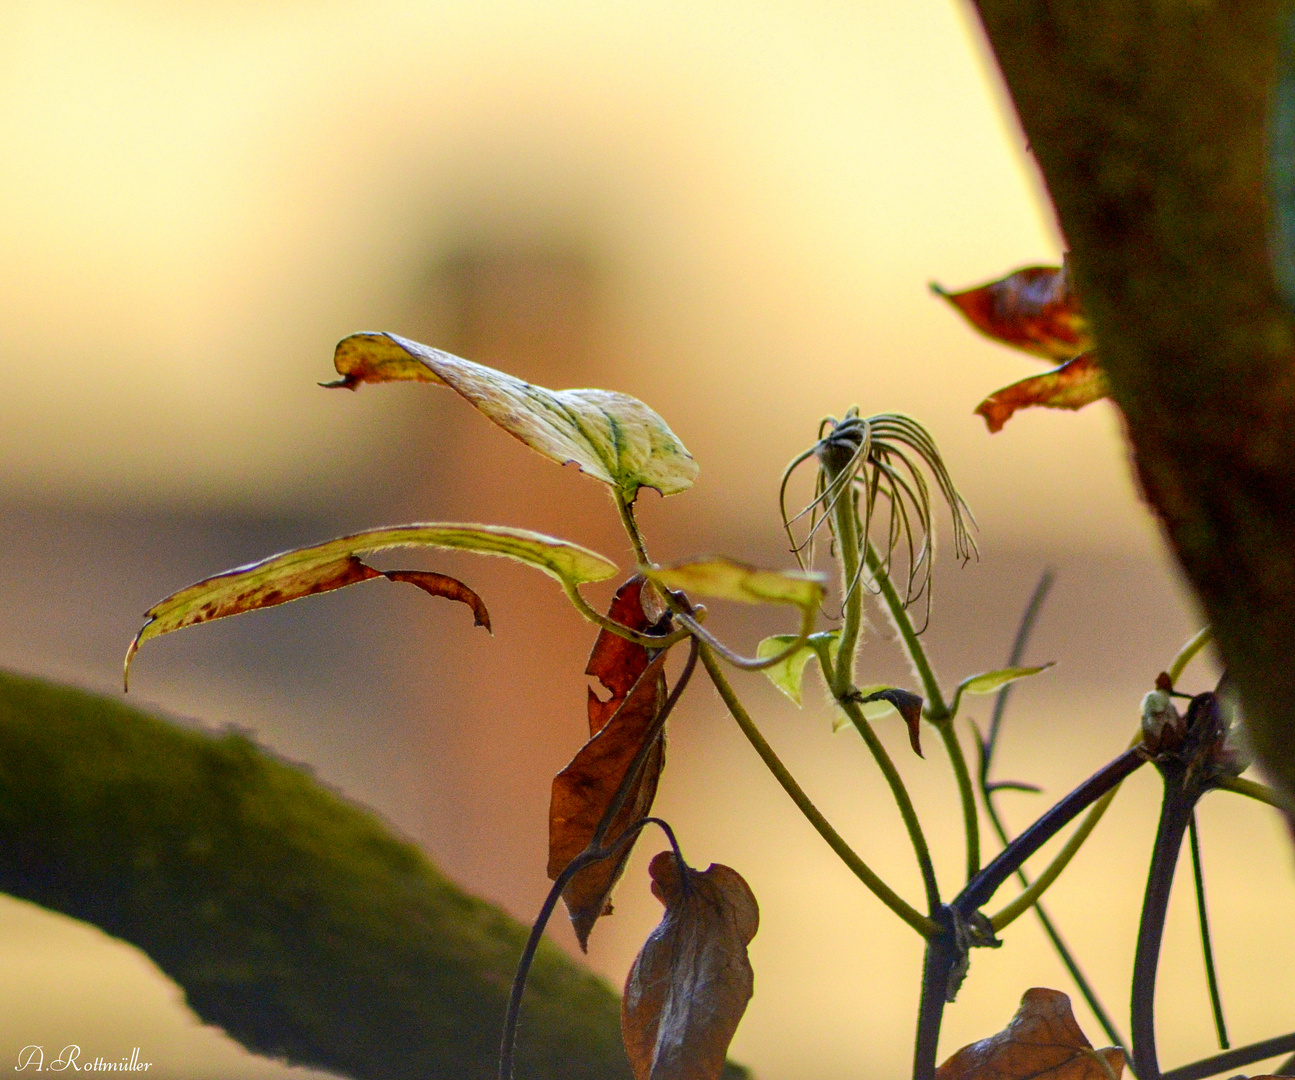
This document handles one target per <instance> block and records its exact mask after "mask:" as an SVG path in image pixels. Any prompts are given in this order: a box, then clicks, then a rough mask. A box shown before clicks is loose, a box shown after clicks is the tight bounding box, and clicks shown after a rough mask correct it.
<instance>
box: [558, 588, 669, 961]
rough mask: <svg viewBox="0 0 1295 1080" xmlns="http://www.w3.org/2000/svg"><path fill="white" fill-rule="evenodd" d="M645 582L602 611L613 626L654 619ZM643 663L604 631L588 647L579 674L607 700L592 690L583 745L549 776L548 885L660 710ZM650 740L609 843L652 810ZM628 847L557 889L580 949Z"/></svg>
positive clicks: (585, 836)
mask: <svg viewBox="0 0 1295 1080" xmlns="http://www.w3.org/2000/svg"><path fill="white" fill-rule="evenodd" d="M644 584H645V582H644V580H643V578H642V577H640V576H635V577H632V578H630V580H629V581H627V582H625V584H624V585H622V586H621V587H620V588H619V589H618V590H617V591H616V596H615V598H614V599H613V600H612V604H611V608H610V609H609V611H608V614H609V615H610V616H611V617H612V618H613V619H615V620H616V621H617V622H619V623H621V624H622V625H624V626H628V627H629V628H630V629H631V630H638V631H640V632H642V631H646V630H649V629H651V628H652V626H653V620H652V619H651V617H650V616H649V615H648V614H647V613H646V612H645V611H644V610H643V603H642V589H643V586H644ZM650 663H651V661H650V660H649V657H648V651H647V649H646V648H644V647H643V646H642V645H636V644H634V643H633V642H630V641H626V640H625V639H624V638H621V637H617V636H616V635H615V634H612V633H610V632H608V631H606V630H603V631H601V632H600V633H599V634H598V639H597V641H595V642H594V648H593V651H592V652H591V653H590V654H589V664H588V666H587V667H586V668H585V671H586V673H587V674H589V675H594V676H596V677H597V678H598V680H599V681H600V682H601V683H602V685H603V686H604V687H605V688H606V689H607V690H609V691H611V695H610V697H608V699H607V700H606V701H603V700H602V699H601V698H600V697H599V696H598V695H597V694H596V693H594V691H593V688H592V687H591V688H590V689H589V698H588V710H589V735H590V738H589V741H588V742H587V743H585V745H584V746H583V747H582V748H581V749H580V752H579V753H578V754H576V756H575V757H574V758H573V759H572V761H571V763H570V764H569V765H568V766H567V767H566V768H565V769H563V770H562V771H561V772H560V773H558V775H557V776H555V777H554V778H553V790H552V795H551V798H550V801H549V863H548V874H549V878H550V880H556V879H557V877H558V875H559V874H561V873H562V871H563V870H565V869H566V868H567V866H568V865H569V864H570V862H571V860H572V859H574V858H575V857H576V856H577V855H579V854H580V853H581V852H582V851H584V850H585V848H586V847H588V846H589V842H590V841H591V840H592V839H593V837H594V833H595V831H596V830H597V828H598V825H599V823H600V822H601V821H602V818H603V815H604V814H605V813H606V812H607V809H608V807H609V806H610V805H611V801H612V799H613V797H614V796H615V794H616V791H617V789H618V788H619V787H620V784H621V781H622V780H623V779H624V778H625V774H626V772H627V771H628V770H629V767H630V766H631V764H632V763H633V761H634V758H635V757H636V756H637V754H638V752H639V748H640V747H641V746H642V745H643V740H644V738H645V737H646V734H647V732H648V729H649V728H650V727H651V726H652V723H653V721H654V720H655V719H656V718H657V716H658V714H659V713H660V710H661V707H662V705H664V704H665V700H666V682H665V672H664V669H663V667H662V665H661V664H658V665H657V669H656V672H655V674H652V675H648V676H647V677H644V672H646V671H647V670H648V668H649V666H650ZM653 742H654V745H653V747H652V749H651V751H650V752H649V755H648V758H647V761H646V763H645V764H644V767H643V771H642V773H641V774H640V775H639V778H638V780H637V781H636V782H635V784H634V787H633V788H632V789H631V791H630V794H629V797H628V798H627V799H626V800H625V804H624V805H623V806H622V807H621V809H620V811H619V812H618V813H617V814H616V817H615V818H614V819H613V820H612V824H611V827H610V828H609V829H608V831H607V838H608V839H615V838H616V837H617V836H619V835H620V834H621V833H622V832H623V831H624V830H625V829H626V828H627V827H628V826H630V825H632V824H633V823H634V822H636V821H638V820H639V818H642V817H645V816H646V815H647V814H648V813H649V812H650V811H651V809H652V801H653V799H654V798H655V797H656V789H657V782H658V780H659V779H660V776H661V769H662V768H663V767H664V765H665V736H664V733H658V734H657V735H656V736H655V737H654V740H653ZM633 847H634V845H633V844H626V845H625V846H624V847H622V848H621V849H620V850H619V851H618V852H617V853H616V854H615V855H613V856H611V857H609V858H606V859H603V860H601V861H600V862H596V863H594V864H593V865H591V866H587V867H585V868H584V869H583V870H581V871H580V872H579V873H577V874H576V875H575V876H574V877H573V878H572V879H571V881H570V882H568V884H567V886H566V888H565V889H563V890H562V899H563V902H564V903H565V904H566V906H567V913H568V914H569V915H570V917H571V923H572V925H573V927H574V928H575V932H576V937H577V938H578V939H579V941H580V947H581V948H582V949H583V948H585V947H586V945H587V943H588V940H589V934H590V931H592V930H593V927H594V924H595V923H596V922H597V921H598V919H599V918H600V917H601V916H603V915H607V914H610V913H611V904H610V902H609V901H610V897H611V894H612V890H613V889H614V888H615V887H616V882H617V881H618V880H619V879H620V876H621V873H622V872H623V871H624V869H625V862H626V860H627V859H628V858H629V856H630V852H631V851H632V850H633Z"/></svg>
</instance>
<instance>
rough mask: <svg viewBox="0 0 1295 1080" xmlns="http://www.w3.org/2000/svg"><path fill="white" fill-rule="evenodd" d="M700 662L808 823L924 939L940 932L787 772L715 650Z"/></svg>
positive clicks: (704, 649) (703, 649)
mask: <svg viewBox="0 0 1295 1080" xmlns="http://www.w3.org/2000/svg"><path fill="white" fill-rule="evenodd" d="M701 662H702V666H704V667H705V668H706V672H707V674H709V675H710V678H711V682H713V683H714V684H715V689H716V690H718V691H719V696H720V697H721V698H723V700H724V704H725V705H726V706H727V707H728V711H729V712H730V713H732V714H733V719H734V720H736V721H737V724H738V727H740V728H741V729H742V734H744V735H745V736H746V737H747V740H748V741H749V742H750V743H751V745H752V746H753V747H754V748H755V752H756V753H757V754H759V755H760V759H761V760H762V761H763V762H764V763H765V766H766V767H767V768H768V770H769V771H770V772H771V773H773V775H774V778H775V779H776V780H777V781H778V783H780V784H781V785H782V788H783V790H784V791H785V792H786V793H787V794H788V795H789V796H791V801H792V802H794V803H795V804H796V806H797V808H798V809H799V810H800V812H801V813H802V814H804V815H805V817H806V818H807V819H808V821H809V823H810V824H811V825H813V826H814V828H815V829H816V830H817V831H818V834H819V835H820V836H821V837H822V838H823V839H824V840H826V841H827V844H828V846H829V847H830V848H831V849H832V850H833V851H834V852H836V854H837V856H838V857H839V858H840V860H841V861H842V862H843V863H845V865H846V866H847V867H849V868H850V870H851V872H852V873H853V874H854V875H855V877H857V878H858V879H859V880H860V881H862V882H863V884H864V885H866V886H867V887H868V889H869V890H871V892H872V893H873V895H874V896H876V897H877V899H878V900H880V901H881V902H882V903H883V904H885V905H886V906H887V907H888V908H890V910H891V911H893V912H894V913H895V914H896V915H898V916H899V917H900V918H901V919H903V920H904V922H906V923H908V925H909V926H911V927H912V928H913V929H914V930H916V931H917V932H918V933H919V934H921V935H922V937H924V938H930V937H931V936H933V935H935V934H938V933H939V932H940V927H939V926H938V924H937V923H936V922H935V921H934V920H933V919H928V918H927V917H926V916H925V915H923V914H922V913H921V912H919V911H918V910H917V909H916V908H914V907H913V906H912V905H910V904H909V903H907V902H906V901H905V900H904V899H903V897H901V896H900V895H899V894H898V893H896V892H895V891H894V890H893V889H892V888H891V887H890V886H889V885H887V884H886V883H885V882H884V881H882V880H881V878H879V877H878V876H877V875H876V874H875V873H874V872H873V871H872V870H871V869H870V868H869V867H868V865H867V864H866V863H865V862H864V861H863V860H862V859H861V858H859V856H858V855H857V854H855V852H854V850H853V849H852V848H851V847H850V845H849V844H847V843H846V842H845V840H844V839H843V838H842V837H841V834H840V833H838V832H837V831H836V830H835V829H834V828H832V826H831V824H830V823H829V822H828V820H827V818H825V817H824V816H823V815H822V813H821V812H820V811H819V809H818V807H816V806H815V805H814V804H813V803H812V802H811V801H810V799H809V796H808V795H806V794H805V792H804V791H803V790H801V787H800V785H799V784H798V783H796V779H795V777H793V776H792V775H791V773H790V772H788V771H787V767H786V766H785V765H783V763H782V761H781V760H779V758H778V755H777V754H776V753H774V750H773V747H771V746H770V745H769V744H768V743H767V742H766V741H765V739H764V736H763V735H761V734H760V730H759V728H757V727H756V726H755V722H754V721H753V720H752V719H751V717H750V714H748V713H747V711H746V709H745V708H744V707H743V706H742V703H741V702H740V701H739V700H738V698H737V695H736V694H735V693H734V692H733V688H732V687H731V686H730V685H729V682H728V680H727V679H726V678H725V677H724V672H723V671H722V670H721V668H720V666H719V662H718V661H717V660H716V659H715V655H714V653H712V652H711V650H710V649H709V648H708V647H707V646H705V645H703V646H702V647H701Z"/></svg>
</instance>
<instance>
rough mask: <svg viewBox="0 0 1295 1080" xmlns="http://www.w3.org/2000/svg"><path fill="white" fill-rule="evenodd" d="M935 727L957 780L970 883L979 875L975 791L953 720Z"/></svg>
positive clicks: (978, 820)
mask: <svg viewBox="0 0 1295 1080" xmlns="http://www.w3.org/2000/svg"><path fill="white" fill-rule="evenodd" d="M935 726H936V729H937V730H938V731H939V733H940V738H941V739H943V740H944V748H945V750H946V751H948V754H949V761H950V762H951V763H952V765H953V775H954V776H955V777H957V780H958V795H959V797H960V799H961V800H962V824H963V828H964V829H965V831H966V834H967V880H968V881H970V880H971V879H972V878H974V877H975V876H976V875H977V874H978V873H980V815H979V814H978V813H977V811H976V789H975V787H974V786H973V785H972V783H971V773H970V772H969V771H968V769H967V759H966V756H965V755H964V754H963V752H962V746H961V745H960V744H959V742H958V733H957V731H955V730H954V727H953V720H952V719H949V720H943V721H941V722H940V723H938V724H936V725H935Z"/></svg>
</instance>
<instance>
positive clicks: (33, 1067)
mask: <svg viewBox="0 0 1295 1080" xmlns="http://www.w3.org/2000/svg"><path fill="white" fill-rule="evenodd" d="M151 1064H152V1062H151V1061H140V1060H139V1047H138V1046H135V1047H132V1048H131V1051H130V1056H129V1057H123V1058H119V1059H116V1060H112V1061H109V1060H107V1059H106V1058H102V1057H95V1058H90V1057H86V1056H85V1055H83V1054H82V1053H81V1048H80V1047H79V1046H77V1045H76V1044H75V1043H72V1044H70V1045H68V1046H65V1047H63V1049H62V1050H60V1051H59V1055H58V1057H56V1058H47V1057H46V1054H45V1048H44V1047H43V1046H37V1045H35V1044H34V1043H33V1044H32V1045H31V1046H24V1047H23V1048H22V1049H21V1050H19V1051H18V1064H17V1065H15V1066H14V1072H77V1073H82V1072H147V1071H148V1067H149V1066H150V1065H151Z"/></svg>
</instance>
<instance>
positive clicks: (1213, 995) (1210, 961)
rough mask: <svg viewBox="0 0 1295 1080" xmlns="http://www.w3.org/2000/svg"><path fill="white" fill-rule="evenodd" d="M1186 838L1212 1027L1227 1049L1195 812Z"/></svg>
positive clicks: (1220, 1047)
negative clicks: (1190, 859) (1212, 1014)
mask: <svg viewBox="0 0 1295 1080" xmlns="http://www.w3.org/2000/svg"><path fill="white" fill-rule="evenodd" d="M1187 838H1188V842H1189V844H1190V846H1191V849H1192V876H1193V877H1194V878H1195V880H1196V915H1197V918H1198V920H1199V922H1200V927H1201V954H1202V955H1203V956H1204V958H1205V980H1206V982H1208V983H1209V987H1210V1007H1211V1008H1212V1009H1213V1010H1214V1029H1215V1031H1217V1032H1218V1036H1219V1049H1220V1050H1226V1049H1228V1046H1229V1044H1228V1029H1227V1025H1226V1024H1225V1023H1224V1022H1223V999H1222V998H1221V997H1220V996H1219V979H1218V974H1217V973H1216V972H1215V970H1214V948H1213V946H1211V944H1210V917H1209V912H1208V910H1207V909H1206V907H1205V873H1204V870H1203V869H1202V868H1201V841H1200V837H1199V836H1198V835H1197V830H1196V812H1195V811H1194V810H1193V811H1192V816H1191V818H1190V819H1189V820H1188V822H1187Z"/></svg>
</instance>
